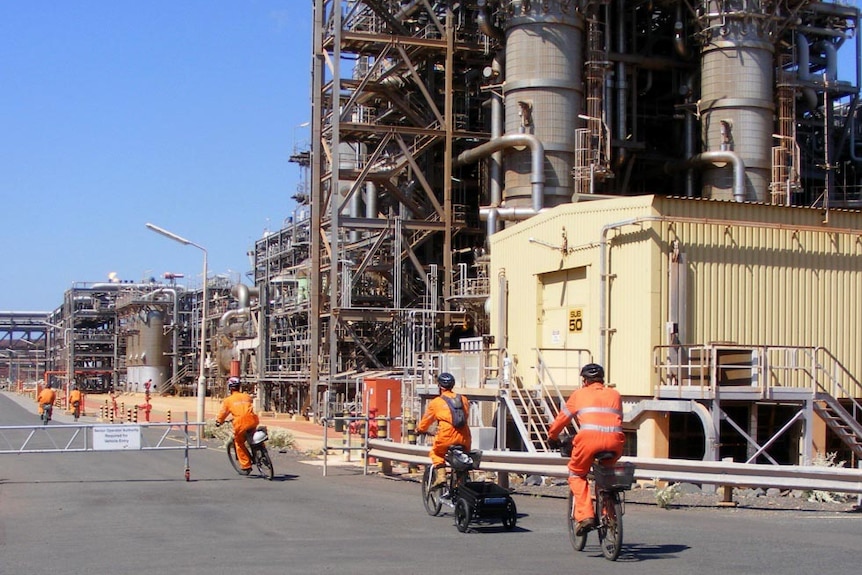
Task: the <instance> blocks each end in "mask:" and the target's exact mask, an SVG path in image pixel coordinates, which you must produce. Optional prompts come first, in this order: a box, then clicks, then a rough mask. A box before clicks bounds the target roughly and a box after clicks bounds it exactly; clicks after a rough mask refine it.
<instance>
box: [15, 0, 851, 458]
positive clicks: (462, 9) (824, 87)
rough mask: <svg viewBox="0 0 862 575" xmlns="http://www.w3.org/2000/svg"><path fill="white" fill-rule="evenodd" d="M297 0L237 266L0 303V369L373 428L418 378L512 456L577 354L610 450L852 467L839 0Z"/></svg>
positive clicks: (565, 383) (544, 415) (543, 418)
mask: <svg viewBox="0 0 862 575" xmlns="http://www.w3.org/2000/svg"><path fill="white" fill-rule="evenodd" d="M313 3H314V10H313V21H312V22H309V23H308V25H309V26H310V27H311V28H312V29H313V33H312V49H311V54H310V56H311V57H310V74H311V107H310V110H309V114H310V139H309V144H308V146H297V147H296V149H295V150H294V151H293V154H292V155H291V157H290V161H291V162H294V163H296V164H298V166H299V167H300V168H301V173H302V181H301V182H300V186H299V191H298V192H297V193H296V195H295V196H294V197H293V199H294V200H295V202H296V208H295V210H294V211H293V212H292V213H289V214H274V216H276V217H279V218H284V220H283V225H282V226H281V227H280V229H278V230H276V231H272V232H268V233H266V234H264V236H263V237H261V238H260V239H258V240H257V241H256V242H255V243H254V246H253V247H252V248H251V249H250V252H249V258H250V262H251V270H250V273H249V274H248V275H247V279H245V280H243V278H241V277H239V278H227V277H224V276H218V277H208V278H205V281H203V282H202V284H203V285H200V286H183V285H181V283H179V282H177V281H176V278H162V279H161V280H159V281H156V280H155V279H152V280H150V281H141V282H133V283H129V282H120V281H109V282H105V283H81V284H75V285H73V286H71V288H70V289H69V290H67V292H66V293H65V294H64V296H63V302H62V305H60V306H59V307H57V308H56V309H55V310H53V311H51V312H47V313H35V312H2V313H0V344H2V352H3V355H0V378H3V377H4V375H5V376H6V377H8V378H9V379H16V374H13V373H12V372H13V371H15V370H16V369H17V377H18V378H20V376H21V370H22V369H24V370H25V371H26V370H27V369H32V371H34V372H38V377H42V374H43V372H44V374H45V375H44V377H45V378H46V380H50V381H55V382H56V383H57V384H58V385H59V386H61V387H62V386H68V385H71V384H73V383H74V384H77V385H78V386H79V387H82V388H84V389H90V390H93V391H103V390H107V389H111V388H117V389H120V388H121V389H126V390H130V389H131V390H139V391H144V386H145V385H147V386H149V387H150V388H151V389H152V390H153V391H154V392H155V393H171V394H180V395H195V394H196V393H199V389H200V388H199V385H200V384H201V383H203V386H202V388H205V389H206V392H207V393H208V394H213V395H217V394H223V393H224V386H225V380H226V378H227V377H228V376H230V375H240V376H241V377H242V379H243V382H244V384H245V385H246V386H247V387H248V388H249V390H253V391H254V392H255V395H256V400H257V401H258V407H259V409H260V410H262V411H274V412H283V413H292V414H295V415H296V416H297V417H303V418H310V419H314V420H318V421H322V420H326V419H329V418H331V416H332V415H333V414H335V413H349V412H355V413H368V409H369V405H371V404H372V403H373V404H374V406H375V407H376V408H377V410H378V412H379V413H382V414H384V415H386V416H387V417H389V418H391V419H392V420H393V421H399V422H404V421H409V420H410V419H415V418H416V417H418V416H419V415H420V410H421V406H422V402H423V401H424V400H425V399H427V398H428V397H430V396H431V395H434V394H436V393H437V388H436V385H435V383H434V381H435V380H434V377H435V376H436V374H438V373H440V372H441V371H448V372H451V373H453V374H454V375H455V377H456V381H457V386H458V387H457V390H458V391H459V392H460V393H463V394H465V395H467V396H468V397H469V398H470V400H471V401H472V402H473V405H474V407H475V409H471V416H470V417H471V424H472V425H473V426H474V427H475V428H476V429H477V431H478V433H477V436H478V437H479V438H480V442H481V443H484V447H485V448H493V447H496V448H506V449H513V450H525V451H543V450H547V449H548V448H549V447H548V445H547V425H548V423H549V422H550V421H551V420H552V419H553V417H554V416H555V415H556V413H557V411H558V409H559V406H560V403H561V401H563V400H564V398H565V397H567V395H568V393H570V392H571V391H572V390H573V389H575V388H577V387H578V385H579V383H580V382H579V379H578V371H579V368H580V366H582V365H583V364H585V363H588V362H599V363H601V364H603V365H604V366H605V368H606V370H607V382H608V384H610V385H614V386H615V387H616V388H617V390H618V391H619V392H620V393H621V394H622V395H623V398H624V401H625V409H626V413H625V425H626V433H627V437H628V438H629V441H628V443H627V454H630V455H638V456H643V457H679V458H693V459H706V460H718V459H721V458H727V457H731V458H733V459H734V460H735V461H749V462H757V463H773V464H779V463H780V464H809V463H810V462H811V461H812V459H813V458H814V456H815V454H816V453H825V452H827V451H828V452H837V453H838V454H839V459H840V460H843V461H846V462H848V464H850V465H854V466H855V465H856V464H857V463H858V462H859V461H860V459H862V383H860V379H862V356H860V354H859V349H862V212H860V208H862V160H860V156H859V154H860V153H862V106H861V105H860V103H859V86H860V81H862V78H860V74H862V71H860V55H862V53H860V52H862V50H860V47H862V43H860V36H859V30H858V25H859V9H858V7H856V6H855V5H854V4H851V3H842V2H819V1H809V0H796V1H789V0H777V1H766V0H709V1H702V2H688V1H669V0H659V1H654V2H641V1H632V0H605V1H585V0H580V1H577V0H469V1H459V0H448V1H442V0H364V1H359V0H340V1H335V0H314V2H313ZM847 54H849V55H850V57H849V58H846V55H847ZM842 57H844V58H843V59H846V60H847V61H851V62H853V63H855V66H856V69H855V70H853V71H852V73H851V74H849V76H848V75H847V71H846V70H842V73H843V75H842V77H839V70H838V63H839V60H840V59H842ZM7 359H8V361H4V360H7ZM396 429H400V430H406V426H403V425H402V426H400V427H396ZM390 433H392V432H391V430H390ZM396 435H397V433H396ZM393 438H394V439H396V440H400V439H401V437H393Z"/></svg>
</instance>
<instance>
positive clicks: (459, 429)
mask: <svg viewBox="0 0 862 575" xmlns="http://www.w3.org/2000/svg"><path fill="white" fill-rule="evenodd" d="M437 385H438V386H440V395H438V396H437V397H435V398H434V399H432V400H431V401H430V402H429V403H428V409H427V410H426V411H425V415H423V416H422V420H421V421H420V422H419V425H418V426H417V427H416V433H418V434H423V433H428V428H429V427H431V425H433V424H434V423H435V422H437V435H436V437H435V438H434V445H432V446H431V452H430V453H429V454H428V455H430V456H431V464H432V465H433V466H434V485H441V484H443V483H446V459H445V457H444V456H445V455H446V451H447V450H448V449H449V446H450V445H460V446H462V447H463V448H464V450H465V451H470V446H471V443H472V437H471V436H470V427H469V425H467V414H468V413H469V411H470V402H469V401H468V400H467V398H466V397H464V396H462V395H458V394H456V393H455V392H453V391H452V388H453V387H455V377H454V376H453V375H452V374H451V373H441V374H440V375H438V376H437ZM459 404H460V405H459ZM456 412H460V413H456ZM453 419H454V420H455V421H454V422H453ZM458 419H461V420H462V423H461V425H453V423H458V421H457V420H458Z"/></svg>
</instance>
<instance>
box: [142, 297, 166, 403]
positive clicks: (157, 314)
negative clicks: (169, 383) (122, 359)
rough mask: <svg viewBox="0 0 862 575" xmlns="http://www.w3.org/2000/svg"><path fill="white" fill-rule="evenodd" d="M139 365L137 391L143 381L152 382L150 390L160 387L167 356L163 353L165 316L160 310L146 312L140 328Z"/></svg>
mask: <svg viewBox="0 0 862 575" xmlns="http://www.w3.org/2000/svg"><path fill="white" fill-rule="evenodd" d="M139 337H140V354H139V357H140V367H138V369H137V370H136V371H137V376H138V377H137V380H136V383H138V384H139V385H138V389H139V391H143V389H144V383H145V382H147V381H151V382H152V386H153V387H151V388H150V389H151V390H157V389H161V388H162V386H163V384H164V382H165V379H166V376H167V372H168V358H167V356H166V355H165V316H164V314H163V313H162V312H161V311H158V310H150V311H148V312H146V319H145V320H143V321H142V322H141V329H140V336H139Z"/></svg>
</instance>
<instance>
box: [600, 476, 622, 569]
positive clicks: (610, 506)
mask: <svg viewBox="0 0 862 575" xmlns="http://www.w3.org/2000/svg"><path fill="white" fill-rule="evenodd" d="M601 497H602V516H601V522H600V523H599V547H601V548H602V555H604V556H605V559H608V560H609V561H616V560H617V557H619V556H620V549H622V546H623V506H622V503H621V502H620V496H619V494H618V493H617V492H615V491H605V492H603V493H602V494H601Z"/></svg>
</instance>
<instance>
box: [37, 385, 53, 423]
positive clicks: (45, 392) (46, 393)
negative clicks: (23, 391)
mask: <svg viewBox="0 0 862 575" xmlns="http://www.w3.org/2000/svg"><path fill="white" fill-rule="evenodd" d="M55 399H57V392H55V391H54V390H53V389H51V384H50V383H49V384H48V385H46V386H45V387H43V388H42V391H40V392H39V397H37V398H36V403H38V404H39V415H42V411H43V410H44V409H46V407H45V406H47V409H48V410H50V411H53V409H54V400H55Z"/></svg>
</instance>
